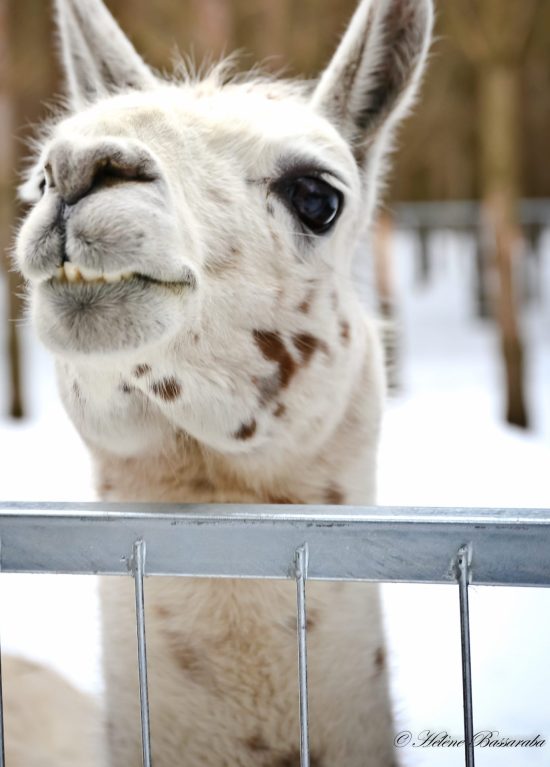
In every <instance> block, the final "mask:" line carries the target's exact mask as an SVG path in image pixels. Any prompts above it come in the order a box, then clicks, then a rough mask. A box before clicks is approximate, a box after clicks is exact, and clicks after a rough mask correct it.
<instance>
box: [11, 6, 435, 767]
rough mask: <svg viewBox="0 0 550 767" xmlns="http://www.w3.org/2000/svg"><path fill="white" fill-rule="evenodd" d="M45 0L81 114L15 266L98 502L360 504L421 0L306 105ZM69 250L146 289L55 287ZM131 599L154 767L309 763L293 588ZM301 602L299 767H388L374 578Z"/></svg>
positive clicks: (126, 619) (370, 12) (133, 688)
mask: <svg viewBox="0 0 550 767" xmlns="http://www.w3.org/2000/svg"><path fill="white" fill-rule="evenodd" d="M58 6H59V8H58V10H59V21H60V31H61V37H62V43H63V51H64V60H65V65H66V68H67V76H68V83H69V92H70V95H71V98H72V103H73V105H74V107H75V111H74V114H71V115H69V116H67V117H65V118H64V119H61V120H59V121H58V122H57V123H56V124H55V125H54V126H53V127H52V129H51V131H50V133H49V135H48V136H47V139H46V140H45V142H44V144H43V147H42V150H41V153H40V157H39V160H38V162H37V164H36V167H35V170H34V171H33V173H32V174H31V176H30V179H29V181H28V182H27V184H26V186H25V193H26V196H27V198H34V199H35V201H36V204H35V206H34V207H33V209H32V210H31V212H30V213H29V216H28V218H27V220H26V221H25V223H24V225H23V227H22V229H21V232H20V235H19V238H18V247H17V257H18V263H19V265H20V268H21V270H22V272H23V274H24V275H25V276H26V277H27V278H28V279H29V281H30V283H31V287H32V306H33V315H34V320H35V323H36V326H37V328H38V332H39V333H40V335H41V337H42V339H43V341H44V342H45V344H46V345H47V346H49V347H50V349H52V351H53V352H54V354H55V356H56V359H57V367H58V372H59V383H60V389H61V394H62V397H63V401H64V403H65V406H66V408H67V411H68V412H69V414H70V416H71V418H72V419H73V421H74V423H75V425H76V426H77V428H78V430H79V432H80V433H81V435H82V437H83V438H84V440H85V441H86V442H87V443H88V445H89V447H90V449H91V451H92V453H93V455H94V458H95V462H96V470H97V477H98V487H99V490H100V494H101V496H102V497H104V498H109V499H116V500H130V501H134V500H136V501H175V502H178V501H179V502H185V501H187V502H209V501H222V502H223V501H240V502H245V503H246V502H256V503H258V502H260V503H261V502H268V503H293V502H305V503H350V504H369V503H372V502H374V492H375V488H374V486H375V455H376V445H377V440H378V432H379V422H380V414H381V408H382V397H383V375H382V363H381V359H380V351H379V344H378V340H377V338H376V334H375V332H374V331H373V328H372V326H371V324H370V322H369V321H368V320H367V318H366V317H365V315H364V312H363V309H362V307H361V305H360V302H359V300H358V298H357V296H356V294H355V292H354V290H353V285H352V283H351V268H350V267H351V259H352V255H353V253H354V249H355V245H356V242H357V239H358V236H359V234H360V232H361V231H362V230H363V228H364V227H365V225H366V224H367V223H368V219H369V217H370V214H371V212H372V207H373V203H374V196H375V191H376V185H377V181H378V177H379V174H380V160H381V158H382V155H383V154H384V151H385V150H386V149H387V145H388V137H389V133H390V130H391V128H392V127H393V125H394V124H395V122H396V121H397V119H398V117H400V116H401V115H402V114H403V112H404V110H405V109H406V107H407V106H408V104H409V103H410V100H411V98H412V96H413V94H414V91H415V89H416V86H417V84H418V80H419V78H420V75H421V71H422V68H423V65H424V60H425V57H426V52H427V48H428V44H429V37H430V31H431V23H432V8H431V0H365V1H364V2H362V3H361V4H360V6H359V8H358V11H357V13H356V15H355V17H354V19H353V21H352V23H351V25H350V28H349V30H348V32H347V33H346V35H345V37H344V39H343V41H342V44H341V46H340V48H339V50H338V51H337V53H336V56H335V58H334V60H333V62H332V63H331V64H330V66H329V67H328V69H327V70H326V72H325V74H324V75H323V76H322V78H321V80H320V82H319V85H318V86H317V88H316V89H315V90H314V92H313V94H312V95H310V91H309V89H308V88H305V87H303V86H297V85H292V84H289V83H284V82H270V81H268V80H255V79H252V80H250V81H241V82H238V81H234V82H229V83H227V84H223V82H220V78H219V77H216V74H215V73H214V74H212V75H211V76H209V77H206V78H205V79H203V80H201V81H192V80H189V79H188V80H186V81H183V82H176V83H173V82H172V83H170V82H166V81H161V80H160V79H159V78H157V77H156V76H154V75H153V74H152V73H151V72H150V71H149V70H148V69H147V68H146V66H145V64H144V63H143V62H142V60H141V59H140V58H139V57H138V55H137V54H136V53H135V51H134V50H133V49H132V48H131V46H130V44H129V42H128V41H127V40H126V39H125V38H124V36H123V35H122V32H121V31H120V30H119V28H118V27H117V26H116V24H115V22H114V21H113V19H112V18H111V17H110V15H109V14H108V12H107V10H106V9H105V7H104V6H103V5H102V3H101V2H100V0H80V1H79V0H58ZM289 173H294V174H295V175H302V176H311V175H312V174H313V175H315V176H317V177H319V178H322V179H324V180H325V181H327V182H328V183H330V184H331V185H332V186H333V187H334V188H335V189H337V190H338V191H339V192H340V193H341V195H342V198H343V200H344V207H343V211H342V213H341V215H340V217H339V219H338V221H337V222H336V224H335V226H334V227H333V228H332V229H331V230H330V231H329V232H328V233H327V234H324V235H315V234H312V233H311V232H308V231H307V229H306V228H304V226H303V225H302V224H300V223H299V222H298V220H297V218H296V216H295V214H294V213H293V212H292V210H291V207H289V205H288V204H285V202H284V200H283V199H282V196H281V194H280V192H279V186H278V183H280V182H279V180H280V179H281V177H283V176H284V177H286V176H287V175H288V174H289ZM285 174H286V175H285ZM41 183H42V186H44V185H45V193H44V195H43V197H42V198H40V195H39V193H38V186H39V185H40V184H41ZM63 258H65V259H68V260H69V262H70V263H71V264H72V265H73V266H75V267H78V268H80V269H81V270H83V271H85V270H91V272H93V273H96V274H100V273H104V274H107V275H110V274H112V273H120V272H132V273H134V274H139V275H142V276H144V277H146V278H147V279H143V278H139V279H132V280H129V281H123V282H116V283H114V284H108V285H99V286H98V285H93V284H89V283H83V282H78V283H76V284H65V283H63V282H60V281H59V280H58V279H57V278H56V274H57V268H58V266H59V264H60V263H61V261H62V260H63ZM146 597H147V604H148V632H149V647H150V651H149V653H150V685H151V696H152V701H153V711H152V727H153V743H154V761H155V765H156V766H157V767H176V765H178V766H179V765H181V767H207V765H212V766H214V765H216V766H217V767H219V766H220V765H231V767H235V765H241V767H249V766H250V767H252V765H254V766H256V765H265V767H276V765H279V767H283V765H297V764H299V757H298V751H297V748H296V744H297V742H298V733H297V688H296V668H295V667H296V658H295V654H296V653H295V641H294V636H293V626H292V616H293V614H294V609H295V608H294V593H293V587H292V584H285V583H277V584H256V583H245V582H239V583H233V582H221V583H220V582H194V581H184V580H181V581H178V580H168V581H163V580H158V581H155V582H149V583H148V584H147V594H146ZM102 599H103V610H104V636H105V647H104V652H105V671H106V684H107V701H106V703H107V730H106V732H107V739H108V747H109V754H110V756H109V764H110V767H128V766H129V765H132V766H133V767H137V765H138V764H139V763H140V756H139V753H140V745H139V731H138V719H139V717H138V709H137V706H138V697H137V683H136V670H135V647H134V644H135V639H134V626H133V614H132V600H131V593H130V585H129V584H127V583H122V582H120V581H116V582H108V583H105V584H104V586H103V590H102ZM309 605H310V614H311V616H312V624H313V625H312V627H311V631H310V655H311V712H312V753H313V758H312V765H313V767H315V766H316V767H320V766H321V765H323V767H335V766H336V765H338V767H340V765H346V767H374V765H376V766H377V767H390V765H391V764H392V761H393V756H392V746H391V741H392V738H391V714H390V705H389V701H388V694H387V682H386V673H385V669H384V668H383V665H384V664H383V639H382V630H381V619H380V611H379V605H378V595H377V591H376V589H375V588H374V587H372V586H368V585H363V586H360V585H350V584H348V585H338V584H336V585H334V584H333V585H330V584H328V585H311V587H310V595H309Z"/></svg>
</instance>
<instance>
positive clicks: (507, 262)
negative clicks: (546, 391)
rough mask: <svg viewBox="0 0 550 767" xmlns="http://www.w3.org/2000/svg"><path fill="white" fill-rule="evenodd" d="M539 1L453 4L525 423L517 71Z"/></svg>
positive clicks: (517, 402)
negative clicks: (472, 82)
mask: <svg viewBox="0 0 550 767" xmlns="http://www.w3.org/2000/svg"><path fill="white" fill-rule="evenodd" d="M539 6H540V0H507V2H506V3H505V4H503V3H502V2H500V0H467V1H465V2H461V3H453V2H450V3H449V4H448V10H449V14H450V19H451V22H452V25H453V29H454V33H455V35H456V39H457V40H458V42H459V43H460V45H461V47H462V49H463V51H464V52H465V54H466V55H467V56H468V57H469V58H470V60H471V61H472V62H473V64H474V66H475V68H476V73H477V83H478V98H479V102H478V130H479V146H480V164H481V187H482V189H481V191H482V197H483V222H484V229H485V234H484V241H485V242H486V243H487V245H488V247H489V256H490V259H491V263H492V264H494V268H495V270H496V274H497V277H498V279H497V281H496V284H497V285H498V289H497V291H496V297H495V298H496V317H497V321H498V324H499V328H500V334H501V344H502V353H503V359H504V367H505V371H506V391H507V411H506V418H507V421H508V422H509V423H511V424H514V425H516V426H522V427H526V426H527V425H528V413H527V407H526V399H525V385H524V360H523V343H522V338H521V331H520V323H519V318H518V311H517V305H516V304H517V301H516V291H515V281H514V261H515V258H516V257H517V255H518V253H519V249H520V247H521V233H520V228H519V222H518V210H517V205H518V198H519V195H520V159H521V133H520V127H521V120H520V117H521V113H520V109H521V88H520V83H521V78H520V74H521V67H520V64H521V62H522V59H523V57H524V55H525V51H526V50H527V47H528V42H529V39H530V35H531V33H532V31H533V29H534V24H535V19H536V16H537V11H538V8H539Z"/></svg>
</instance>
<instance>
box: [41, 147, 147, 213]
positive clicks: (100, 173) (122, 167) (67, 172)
mask: <svg viewBox="0 0 550 767" xmlns="http://www.w3.org/2000/svg"><path fill="white" fill-rule="evenodd" d="M44 173H45V175H46V180H47V183H48V187H49V188H52V189H55V190H56V191H57V193H58V194H59V196H60V197H61V199H62V200H63V201H64V202H65V203H67V205H75V204H76V203H77V202H79V201H80V200H82V199H83V198H84V197H86V196H87V195H89V194H91V193H92V192H96V191H100V190H101V189H105V188H108V187H112V186H115V185H118V184H123V183H128V182H131V181H154V180H155V178H157V177H158V171H157V165H156V162H155V160H154V158H153V157H152V156H151V154H150V153H149V152H148V151H147V150H146V149H145V148H144V147H142V146H141V145H139V144H138V143H136V142H130V141H128V142H122V141H119V140H116V139H108V140H103V141H95V142H84V141H79V142H73V141H58V142H56V143H55V144H54V145H53V146H52V147H51V149H50V151H49V154H48V157H47V160H46V163H45V165H44Z"/></svg>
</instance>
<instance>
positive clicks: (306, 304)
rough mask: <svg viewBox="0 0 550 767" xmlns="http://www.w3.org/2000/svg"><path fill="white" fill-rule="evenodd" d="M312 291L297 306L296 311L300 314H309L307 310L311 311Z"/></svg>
mask: <svg viewBox="0 0 550 767" xmlns="http://www.w3.org/2000/svg"><path fill="white" fill-rule="evenodd" d="M314 295H315V294H314V291H313V290H310V291H309V292H308V293H307V295H306V297H305V298H304V300H303V301H302V303H301V304H299V305H298V311H299V312H302V314H309V310H310V309H311V304H312V303H313V296H314Z"/></svg>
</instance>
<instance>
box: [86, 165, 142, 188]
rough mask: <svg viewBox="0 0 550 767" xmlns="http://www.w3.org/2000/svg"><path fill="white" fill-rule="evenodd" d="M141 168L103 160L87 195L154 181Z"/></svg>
mask: <svg viewBox="0 0 550 767" xmlns="http://www.w3.org/2000/svg"><path fill="white" fill-rule="evenodd" d="M152 180H153V179H152V177H151V176H147V175H146V174H144V173H142V171H141V169H140V168H139V167H132V166H128V165H123V164H120V163H118V162H116V161H115V160H112V159H105V160H103V161H102V162H101V163H100V164H99V165H98V167H97V169H96V171H95V174H94V177H93V179H92V184H91V186H90V189H89V190H88V192H87V194H91V193H92V192H95V191H98V190H100V189H105V188H108V187H112V186H117V185H118V184H121V183H126V182H128V181H152Z"/></svg>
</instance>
